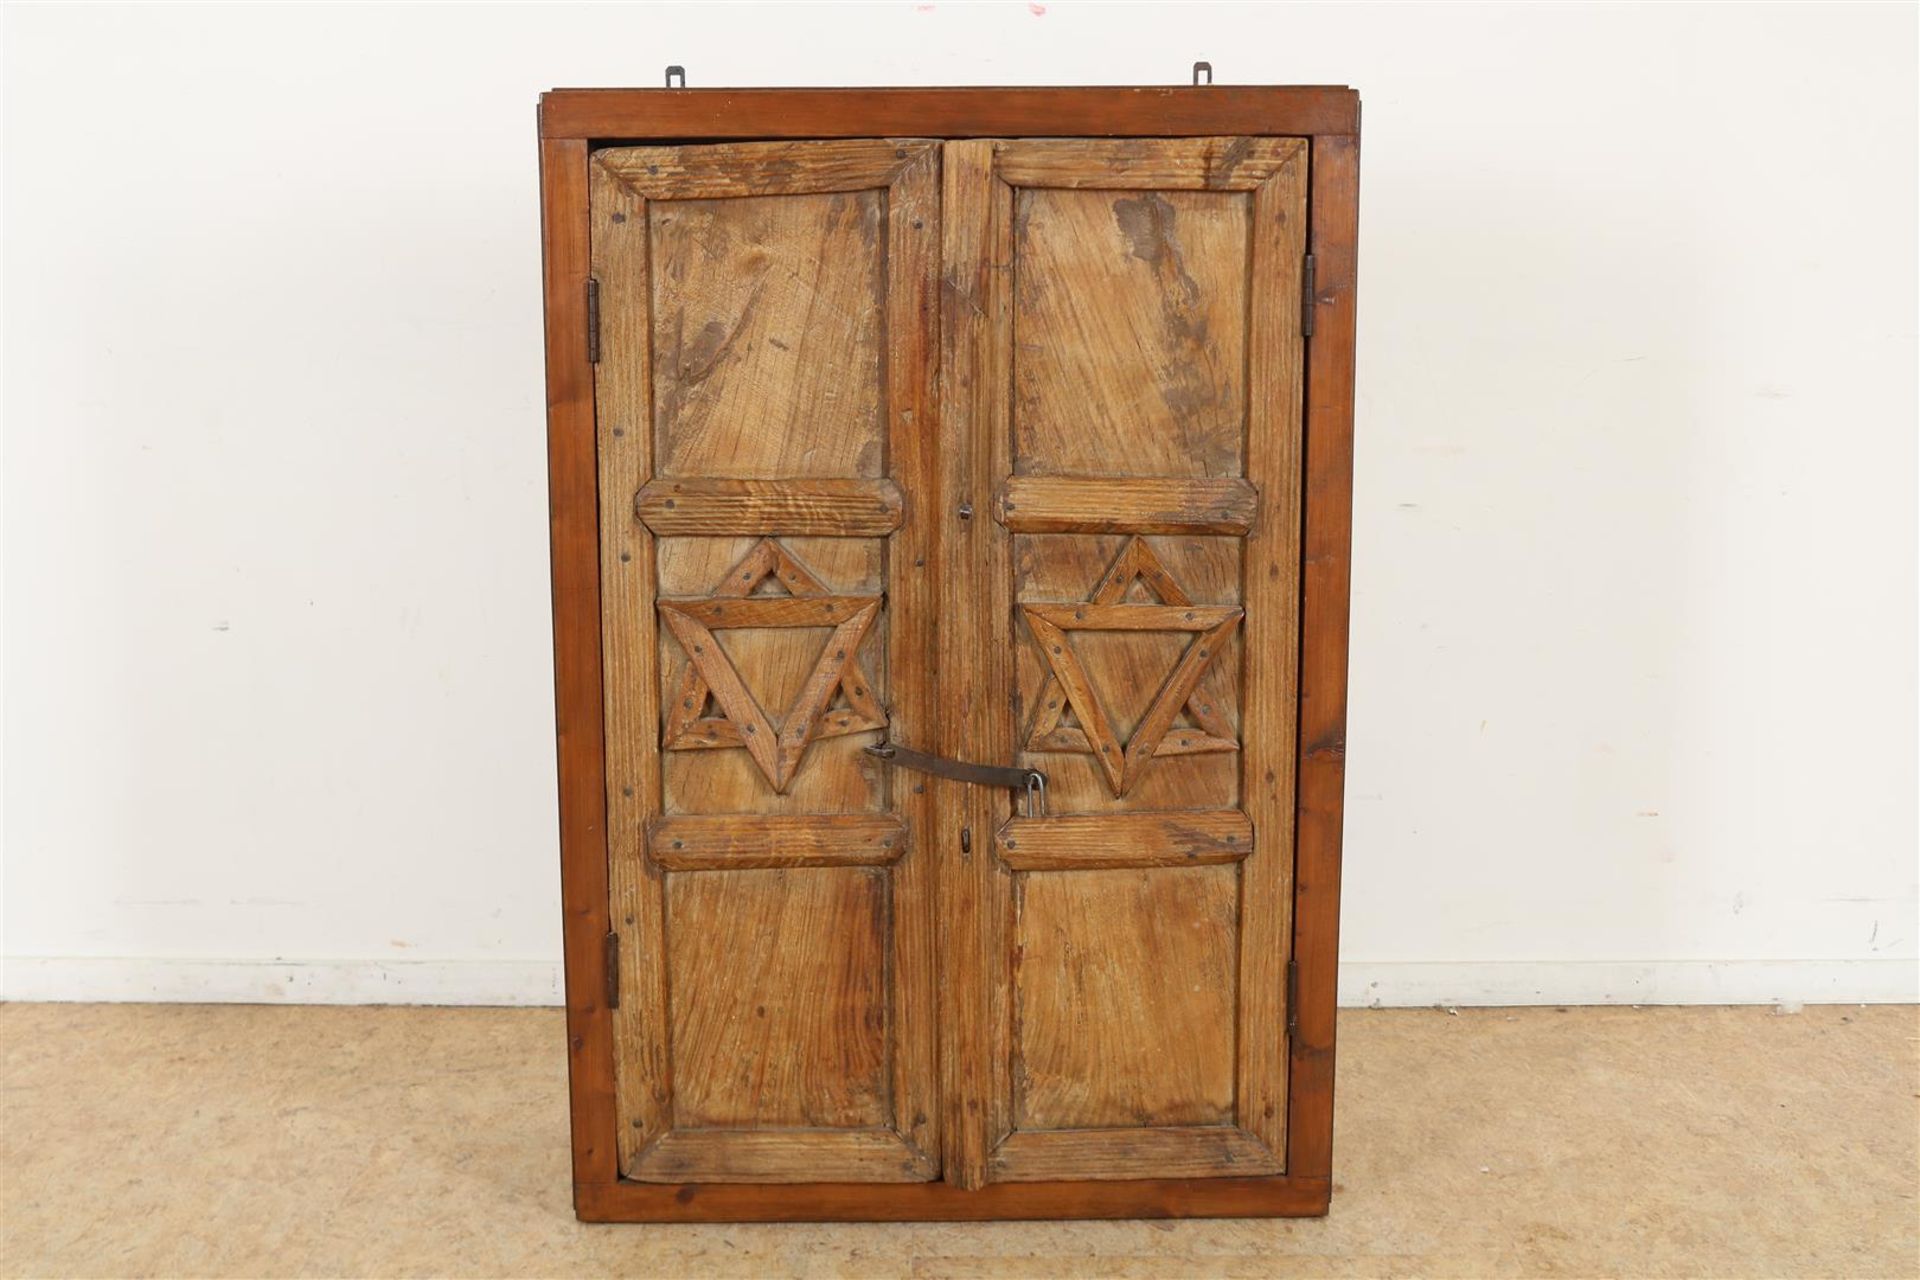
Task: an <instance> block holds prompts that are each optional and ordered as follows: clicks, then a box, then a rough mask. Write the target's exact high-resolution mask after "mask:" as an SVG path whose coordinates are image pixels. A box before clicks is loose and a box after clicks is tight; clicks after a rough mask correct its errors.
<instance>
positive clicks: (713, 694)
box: [590, 139, 941, 1183]
mask: <svg viewBox="0 0 1920 1280" xmlns="http://www.w3.org/2000/svg"><path fill="white" fill-rule="evenodd" d="M590 202H591V215H592V228H591V252H592V264H593V279H594V285H593V286H592V287H593V288H594V290H595V295H594V302H593V305H595V306H597V308H598V333H599V340H598V341H599V349H598V352H597V356H598V361H597V364H596V365H595V385H594V399H595V406H596V417H597V423H598V426H597V430H598V457H599V462H598V466H599V500H600V517H599V518H600V557H601V563H600V576H601V593H602V595H601V599H602V616H603V624H602V626H603V634H602V645H603V652H604V670H605V681H606V743H607V746H606V763H607V774H606V777H607V812H608V824H609V825H608V848H609V861H610V866H609V873H610V880H611V884H612V893H613V911H612V923H613V930H614V932H613V935H611V937H610V939H609V946H610V947H617V948H618V959H619V964H618V970H617V972H618V975H619V976H618V978H617V988H618V990H617V995H618V1003H617V1006H616V1007H615V1009H614V1019H615V1024H614V1046H615V1092H616V1096H617V1105H618V1110H619V1150H620V1171H621V1173H622V1174H623V1175H624V1176H625V1177H627V1178H631V1179H635V1180H639V1181H646V1182H671V1183H688V1182H728V1181H738V1182H917V1181H927V1180H932V1179H935V1178H938V1177H939V1176H940V1167H941V1149H940V1114H941V1109H940V1107H939V1105H938V1104H937V1098H936V1090H937V1087H938V1083H937V1077H938V1067H937V1062H936V1036H935V982H934V963H935V922H934V908H933V904H934V877H933V862H932V859H933V850H932V848H931V842H930V834H929V821H930V817H931V803H932V796H931V794H930V792H929V791H928V789H927V787H926V785H925V784H924V782H923V781H920V780H916V778H915V777H914V775H907V774H896V773H892V772H891V771H889V770H886V769H884V768H882V767H881V766H879V764H878V763H877V762H876V761H874V760H872V759H871V758H870V757H868V756H866V755H865V754H864V753H863V752H862V751H861V748H862V747H863V746H864V745H866V744H869V743H872V742H875V741H877V740H879V739H880V737H881V736H882V735H883V734H886V733H888V732H891V734H892V735H893V736H894V737H897V738H899V739H900V740H902V741H916V740H925V739H927V738H930V737H931V732H932V716H933V707H932V699H931V694H930V684H929V681H930V679H931V673H932V670H933V657H932V653H931V649H932V645H933V637H934V634H935V628H934V625H933V619H932V617H931V605H932V601H933V590H932V587H931V586H930V579H929V568H930V565H931V563H932V561H933V557H934V549H933V547H932V544H931V538H932V533H931V528H930V524H929V516H928V512H929V509H930V507H931V502H930V500H929V490H930V485H931V474H932V467H933V463H934V459H933V457H932V448H933V442H934V425H935V424H934V422H933V420H932V419H933V381H934V371H935V368H936V362H937V349H938V343H937V329H936V324H937V320H936V313H937V310H938V308H937V302H936V287H937V273H938V270H939V244H940V239H939V226H938V214H939V148H938V145H937V144H936V143H932V142H927V141H921V140H913V139H880V140H852V141H836V142H804V143H752V144H732V145H713V146H684V147H619V148H611V149H606V150H601V151H597V152H595V153H594V156H593V160H592V176H591V191H590Z"/></svg>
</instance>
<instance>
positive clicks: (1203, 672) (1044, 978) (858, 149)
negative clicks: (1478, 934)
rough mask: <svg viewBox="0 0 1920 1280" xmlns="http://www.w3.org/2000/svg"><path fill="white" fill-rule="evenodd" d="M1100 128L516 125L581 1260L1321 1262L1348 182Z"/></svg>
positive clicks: (735, 111)
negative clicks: (848, 1231)
mask: <svg viewBox="0 0 1920 1280" xmlns="http://www.w3.org/2000/svg"><path fill="white" fill-rule="evenodd" d="M925 92H927V93H932V94H949V93H960V94H965V93H966V91H925ZM1008 92H1009V93H1013V91H1008ZM1128 92H1130V91H1106V90H1085V91H1060V94H1059V96H1058V97H1057V98H1056V99H1054V100H1053V105H1054V107H1055V110H1052V111H1039V110H1032V109H1029V110H1026V111H1024V112H1023V110H1022V109H1021V104H1019V103H1018V102H1016V103H1015V104H1014V109H1013V110H1011V111H1009V110H1008V109H1007V108H1006V107H1005V106H1004V105H1003V106H1002V107H1000V108H998V109H997V110H996V109H993V108H991V107H989V106H988V104H986V103H985V101H984V100H983V99H977V98H972V97H963V98H961V99H960V100H958V101H957V102H931V101H927V100H925V99H923V98H918V97H917V96H916V95H915V93H914V91H847V92H846V93H844V94H837V95H835V94H823V93H820V92H812V93H808V92H803V91H792V92H791V93H789V92H787V91H781V92H780V93H778V94H772V93H769V95H768V97H767V98H758V99H756V98H755V97H754V96H753V95H729V94H709V95H707V97H708V98H727V99H729V102H713V103H712V104H711V107H712V109H711V110H708V111H703V112H702V113H696V112H695V111H694V108H695V107H696V105H699V104H701V102H702V95H700V94H698V93H697V92H679V93H676V92H667V93H632V94H623V95H614V94H594V93H591V92H586V91H579V92H567V93H558V94H553V95H549V96H548V98H547V99H546V100H545V103H544V104H543V132H545V133H546V135H547V139H548V140H547V141H546V142H544V143H543V151H544V155H543V182H544V188H545V192H546V236H547V244H548V254H547V273H548V313H549V329H548V337H549V343H548V345H549V391H550V404H551V413H552V421H553V433H552V439H553V443H554V455H553V470H554V531H555V543H554V562H555V614H556V636H557V643H556V654H557V662H556V665H557V677H558V681H559V702H560V728H561V735H560V739H561V789H562V840H563V850H562V852H563V860H564V863H565V870H566V904H567V912H568V915H567V955H568V1008H569V1027H570V1038H571V1046H572V1053H571V1057H572V1069H573V1091H574V1161H575V1180H576V1202H577V1204H578V1206H579V1208H580V1212H581V1214H582V1216H584V1217H589V1218H602V1219H674V1218H677V1219H702V1218H707V1219H738V1218H836V1217H837V1218H862V1217H872V1218H914V1217H925V1218H951V1217H1038V1216H1047V1217H1053V1216H1076V1215H1079V1216H1095V1215H1098V1216H1115V1215H1121V1214H1154V1215H1158V1214H1168V1213H1179V1214H1255V1213H1305V1212H1320V1211H1324V1208H1325V1205H1326V1200H1327V1188H1328V1185H1329V1183H1328V1176H1327V1174H1328V1168H1327V1157H1326V1151H1327V1136H1328V1134H1329V1132H1330V1122H1331V1075H1330V1072H1331V1041H1332V1035H1331V1033H1332V988H1331V984H1332V976H1333V965H1332V961H1333V955H1332V947H1333V931H1334V928H1335V926H1336V923H1337V922H1336V920H1335V919H1334V918H1332V913H1333V912H1334V911H1335V910H1336V892H1337V866H1338V817H1339V778H1338V770H1339V764H1340V751H1339V746H1340V743H1339V734H1340V732H1341V723H1340V722H1341V719H1342V718H1343V711H1342V709H1341V708H1342V705H1343V701H1344V650H1345V539H1346V528H1345V505H1344V503H1345V497H1344V495H1345V492H1346V483H1347V482H1346V474H1347V466H1348V461H1347V459H1348V456H1349V455H1348V453H1347V450H1348V448H1349V447H1350V446H1349V441H1350V425H1349V424H1350V418H1349V417H1348V415H1349V414H1350V392H1349V390H1348V388H1349V386H1350V383H1348V382H1346V381H1345V379H1346V378H1347V377H1349V376H1350V374H1348V373H1347V372H1346V370H1348V369H1349V368H1350V358H1351V314H1352V312H1351V300H1350V294H1351V285H1350V281H1351V263H1352V255H1351V222H1350V215H1351V184H1352V159H1353V149H1352V146H1351V142H1352V134H1351V132H1347V133H1337V134H1334V133H1329V134H1324V135H1323V134H1321V133H1319V132H1314V131H1309V130H1304V129H1302V130H1289V129H1287V128H1286V127H1285V124H1286V121H1285V120H1284V119H1281V120H1273V121H1271V123H1270V125H1269V127H1265V128H1262V127H1242V128H1238V129H1231V128H1218V129H1199V128H1195V129H1193V130H1192V132H1191V134H1190V135H1173V136H1151V135H1154V134H1162V135H1165V133H1166V130H1167V129H1168V128H1169V127H1170V126H1172V127H1178V126H1179V125H1180V124H1181V122H1182V119H1183V117H1181V116H1180V115H1179V113H1177V112H1175V113H1172V114H1171V115H1169V114H1168V113H1166V112H1162V113H1160V114H1159V115H1157V116H1155V117H1153V119H1152V121H1151V122H1150V121H1149V118H1148V117H1147V116H1146V115H1145V114H1143V113H1141V112H1140V111H1139V110H1138V108H1139V107H1140V106H1141V105H1143V104H1140V103H1138V102H1135V103H1131V104H1129V103H1127V102H1124V101H1122V100H1120V99H1119V98H1118V97H1117V96H1116V95H1122V94H1125V93H1128ZM1253 92H1259V93H1264V94H1268V95H1286V94H1297V93H1312V94H1314V95H1336V96H1341V97H1345V98H1349V99H1350V97H1351V95H1348V94H1346V93H1345V91H1331V90H1327V91H1319V90H1316V91H1287V90H1267V91H1253ZM1014 96H1015V97H1018V95H1017V94H1015V95H1014ZM613 97H629V98H632V99H633V100H634V108H633V114H632V115H631V117H630V121H629V126H628V127H624V128H622V127H618V126H619V123H620V122H619V121H618V120H617V119H616V118H615V117H617V116H618V115H619V111H618V110H617V109H614V108H613V107H611V106H610V101H611V98H613ZM774 97H777V98H780V99H782V100H784V102H785V105H786V106H787V108H788V110H787V112H785V113H784V114H783V113H777V112H774V111H773V110H772V106H773V104H772V103H771V102H770V101H769V100H768V98H774ZM1099 101H1111V103H1112V107H1113V123H1114V124H1115V125H1124V124H1134V125H1136V126H1138V127H1136V128H1135V129H1132V130H1129V131H1127V132H1132V133H1138V134H1139V135H1141V136H1120V137H1101V138H1094V137H1072V136H1021V135H1022V134H1023V133H1024V134H1029V135H1033V134H1039V133H1040V130H1039V129H1038V128H1037V127H1036V128H1033V129H1029V130H1025V131H1016V130H1012V129H994V130H988V129H986V128H974V127H970V122H969V120H968V119H967V115H968V111H969V110H972V111H974V112H975V114H976V115H979V116H982V117H986V118H982V119H979V120H977V121H972V122H971V124H973V125H985V124H988V123H994V124H1014V125H1018V124H1019V123H1021V122H1022V121H1023V120H1028V119H1030V120H1031V123H1032V124H1033V125H1035V126H1038V125H1040V124H1041V122H1042V120H1043V119H1046V120H1052V121H1054V122H1056V123H1055V124H1054V126H1053V129H1052V130H1049V132H1053V131H1056V130H1057V129H1058V128H1059V125H1058V123H1057V122H1058V121H1059V120H1060V112H1059V110H1058V108H1059V107H1061V106H1062V105H1068V106H1070V105H1072V104H1074V103H1087V104H1090V105H1098V104H1099ZM1172 101H1173V102H1175V103H1181V104H1191V103H1194V102H1195V101H1196V99H1194V98H1189V97H1188V96H1187V94H1186V93H1185V92H1181V93H1179V94H1177V95H1175V96H1174V98H1173V99H1172ZM1274 101H1277V100H1273V99H1261V100H1255V101H1254V102H1253V103H1252V105H1251V107H1250V106H1249V104H1247V103H1245V102H1242V103H1238V104H1235V103H1233V102H1231V101H1229V102H1228V104H1227V109H1225V110H1217V109H1216V110H1215V111H1214V114H1213V116H1212V117H1210V118H1209V117H1208V116H1207V112H1206V111H1201V112H1199V115H1200V117H1201V119H1200V120H1199V121H1197V123H1214V124H1220V125H1232V124H1240V125H1243V126H1257V125H1258V124H1259V123H1260V122H1261V120H1262V119H1263V118H1266V117H1264V116H1263V113H1262V111H1260V110H1256V109H1253V108H1257V107H1260V106H1262V105H1263V104H1264V105H1265V106H1266V107H1267V108H1268V109H1269V112H1270V111H1271V108H1272V106H1273V103H1274ZM840 103H845V104H846V105H847V107H848V108H850V110H848V111H841V110H839V109H837V104H840ZM862 105H865V106H866V107H867V108H869V110H867V111H866V112H865V113H864V114H863V113H861V112H859V111H857V110H851V108H857V107H860V106H862ZM681 107H684V109H685V111H686V112H687V113H689V114H687V115H686V116H685V119H684V121H683V122H682V123H681V125H680V126H679V127H676V125H675V123H674V122H673V121H670V120H665V119H650V118H649V115H648V110H647V109H654V110H665V111H666V112H667V114H668V115H672V113H673V111H674V110H675V109H678V108H681ZM1123 108H1130V110H1129V109H1123ZM1293 109H1294V110H1295V113H1296V114H1297V115H1299V116H1300V118H1301V120H1302V122H1303V123H1325V121H1323V120H1321V119H1320V118H1319V117H1318V116H1316V115H1315V114H1314V113H1315V112H1320V113H1321V114H1322V115H1331V116H1334V117H1335V118H1336V122H1337V112H1334V111H1330V110H1329V109H1328V104H1327V103H1325V102H1323V101H1322V100H1321V98H1320V97H1318V96H1316V97H1314V98H1312V99H1307V100H1300V101H1298V102H1296V103H1295V107H1294V108H1293ZM715 111H717V112H718V114H717V115H716V114H713V112H715ZM567 112H571V113H573V114H574V115H575V116H577V117H579V118H578V119H577V120H574V121H572V122H567V121H565V120H562V121H556V120H555V119H554V117H555V115H556V114H561V115H564V114H565V113H567ZM1189 114H1191V111H1190V112H1189ZM776 116H779V122H778V123H776V121H775V117H776ZM722 118H724V119H725V120H726V121H727V123H726V124H725V125H719V124H716V121H718V120H720V119H722ZM891 124H904V125H909V126H918V127H917V128H910V129H906V128H903V129H897V130H896V129H889V128H886V127H885V126H888V125H891ZM635 126H637V127H635ZM809 126H812V127H809ZM575 131H578V132H577V133H576V132H575ZM729 131H731V132H733V133H735V134H737V136H738V138H739V140H722V141H702V142H696V143H685V142H676V141H673V139H675V138H679V137H686V136H689V135H691V136H697V137H705V138H708V139H712V138H715V137H716V136H718V137H720V138H723V139H725V138H727V136H728V132H729ZM1114 132H1121V130H1119V129H1117V128H1116V129H1115V130H1114ZM1000 134H1004V135H1007V136H991V135H1000ZM969 135H988V136H969ZM649 138H656V139H659V141H647V140H646V139H649ZM1316 165H1319V166H1321V168H1319V169H1316ZM1315 182H1319V183H1320V184H1321V186H1320V188H1319V189H1318V190H1316V189H1315V187H1314V185H1313V184H1314V183H1315ZM1330 196H1331V197H1337V198H1334V199H1329V197H1330ZM1316 256H1317V257H1318V258H1319V259H1320V262H1319V264H1316V261H1315V258H1316ZM1329 259H1330V260H1331V261H1330V263H1329V261H1328V260H1329ZM1316 265H1319V267H1320V269H1319V271H1318V272H1317V273H1316V271H1315V267H1316ZM1329 265H1330V266H1331V273H1330V274H1329V272H1328V270H1327V267H1328V266H1329ZM1316 275H1317V280H1316ZM571 287H577V288H578V290H579V292H578V294H577V295H576V297H575V298H574V299H568V298H567V297H566V293H567V291H568V290H569V289H570V288H571ZM1328 322H1331V326H1330V327H1331V329H1332V332H1333V336H1332V340H1331V341H1329V340H1328V339H1327V338H1326V337H1325V336H1323V335H1325V334H1326V331H1327V329H1328V327H1329V323H1328ZM1316 329H1317V330H1318V331H1319V332H1318V333H1316V334H1315V335H1314V336H1313V337H1311V338H1310V337H1309V331H1310V330H1316ZM1323 364H1324V367H1323ZM1316 388H1319V389H1322V390H1325V391H1327V392H1328V393H1329V394H1330V397H1331V401H1332V403H1331V407H1330V408H1328V407H1326V406H1323V405H1322V404H1321V403H1319V402H1317V401H1316V400H1315V399H1314V397H1313V395H1312V392H1313V391H1314V390H1315V389H1316ZM1316 432H1322V433H1324V435H1316V434H1315V433H1316ZM1316 544H1317V545H1318V546H1319V551H1320V554H1321V556H1322V558H1323V564H1324V567H1323V568H1322V569H1321V570H1320V571H1319V573H1318V575H1317V576H1316V572H1315V566H1314V563H1313V556H1314V554H1315V552H1314V548H1315V546H1316ZM1327 569H1331V570H1332V571H1333V572H1334V575H1335V576H1333V577H1332V578H1331V579H1329V577H1328V576H1327ZM1316 697H1318V698H1319V699H1320V700H1319V701H1318V702H1317V703H1316V701H1315V699H1316ZM1329 748H1331V750H1329ZM963 765H969V766H986V767H988V772H986V773H982V772H981V771H980V770H979V769H978V768H975V769H973V770H972V772H971V773H969V771H968V770H967V769H966V768H964V767H961V766H963ZM962 776H966V777H970V778H971V779H972V780H971V781H963V780H960V779H961V777H962ZM1040 779H1044V787H1041V786H1040V785H1039V780H1040ZM1010 780H1027V781H1028V783H1029V785H1028V786H1027V787H1026V788H1025V789H1022V790H1011V789H1009V788H1008V785H1007V783H1008V782H1009V781H1010ZM1316 806H1317V808H1316Z"/></svg>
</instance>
